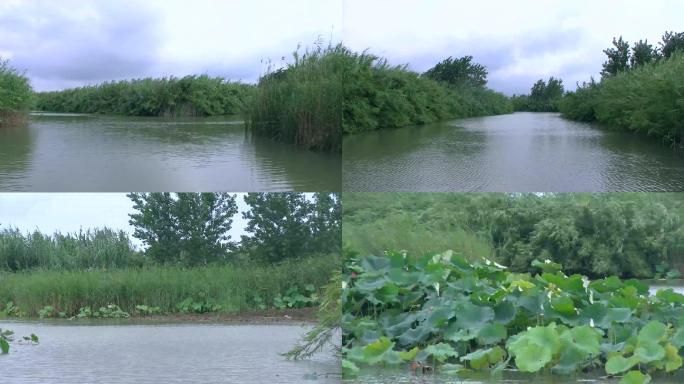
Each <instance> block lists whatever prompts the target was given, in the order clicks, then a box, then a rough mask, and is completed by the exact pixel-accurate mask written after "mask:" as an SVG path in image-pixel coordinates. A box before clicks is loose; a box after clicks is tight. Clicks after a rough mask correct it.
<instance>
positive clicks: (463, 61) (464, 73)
mask: <svg viewBox="0 0 684 384" xmlns="http://www.w3.org/2000/svg"><path fill="white" fill-rule="evenodd" d="M423 76H425V77H427V78H429V79H432V80H435V81H440V82H444V83H449V84H451V85H456V86H463V85H471V86H475V87H484V86H485V85H487V69H486V68H485V67H484V66H483V65H481V64H477V63H473V57H472V56H463V57H461V58H459V59H454V58H452V57H451V56H449V57H448V58H446V59H445V60H443V61H441V62H439V63H437V64H436V65H435V66H434V67H432V68H430V69H429V70H427V71H426V72H425V73H424V74H423Z"/></svg>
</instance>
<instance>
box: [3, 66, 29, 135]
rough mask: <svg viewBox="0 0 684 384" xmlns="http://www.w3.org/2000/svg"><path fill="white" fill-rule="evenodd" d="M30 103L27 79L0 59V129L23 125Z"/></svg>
mask: <svg viewBox="0 0 684 384" xmlns="http://www.w3.org/2000/svg"><path fill="white" fill-rule="evenodd" d="M32 102H33V90H32V89H31V84H30V83H29V79H28V78H27V77H26V76H24V75H23V74H21V73H19V72H18V71H17V70H16V69H15V68H12V67H11V66H10V65H9V62H8V61H7V60H3V58H2V57H0V128H2V127H9V126H16V125H20V124H23V123H25V122H26V118H27V116H28V111H29V109H30V108H31V104H32Z"/></svg>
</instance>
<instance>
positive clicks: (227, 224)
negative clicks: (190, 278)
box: [128, 193, 237, 266]
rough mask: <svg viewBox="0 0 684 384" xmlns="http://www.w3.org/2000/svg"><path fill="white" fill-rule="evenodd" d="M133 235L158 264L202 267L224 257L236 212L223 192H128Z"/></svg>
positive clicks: (233, 205)
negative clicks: (133, 229)
mask: <svg viewBox="0 0 684 384" xmlns="http://www.w3.org/2000/svg"><path fill="white" fill-rule="evenodd" d="M128 197H129V198H130V199H131V200H132V201H133V203H134V206H133V208H134V209H135V210H136V211H137V213H133V214H130V215H129V216H130V218H131V219H130V220H129V223H130V224H131V225H132V226H133V227H134V228H135V231H134V233H133V236H135V237H136V238H138V239H140V240H142V241H143V242H144V243H145V244H146V245H147V246H148V249H147V255H149V256H150V257H152V258H153V259H154V260H156V261H158V262H160V263H181V264H183V265H186V266H196V265H205V264H209V263H212V262H216V261H220V260H222V259H224V258H225V256H226V253H227V249H228V246H229V242H228V241H229V240H230V236H229V235H228V231H229V230H230V228H231V225H232V223H233V219H232V218H233V216H234V215H235V214H236V213H237V205H236V204H235V195H230V194H227V193H177V194H170V193H130V194H128Z"/></svg>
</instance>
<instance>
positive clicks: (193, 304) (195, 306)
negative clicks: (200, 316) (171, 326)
mask: <svg viewBox="0 0 684 384" xmlns="http://www.w3.org/2000/svg"><path fill="white" fill-rule="evenodd" d="M202 296H203V295H202ZM176 308H178V311H180V312H182V313H207V312H218V311H220V310H221V306H220V305H219V304H216V302H215V301H214V300H212V299H207V298H202V299H200V300H194V299H193V298H191V297H188V298H187V299H185V300H183V301H181V302H180V303H178V305H176Z"/></svg>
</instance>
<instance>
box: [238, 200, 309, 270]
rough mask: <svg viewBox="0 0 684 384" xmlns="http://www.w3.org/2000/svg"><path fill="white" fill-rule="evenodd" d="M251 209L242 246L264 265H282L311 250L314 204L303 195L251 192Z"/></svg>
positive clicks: (248, 212)
mask: <svg viewBox="0 0 684 384" xmlns="http://www.w3.org/2000/svg"><path fill="white" fill-rule="evenodd" d="M245 203H247V205H249V207H250V209H249V210H248V211H246V212H243V213H242V217H243V218H244V219H246V220H247V228H246V229H245V230H246V232H247V233H250V234H251V235H250V236H246V235H243V236H242V247H243V248H244V249H245V250H246V251H247V252H248V253H249V254H251V255H252V256H253V257H254V258H256V259H258V260H260V261H263V262H270V263H274V262H278V261H281V260H284V259H289V258H294V257H297V256H301V255H302V254H304V253H306V252H308V250H309V249H310V248H311V239H312V231H311V227H310V223H309V218H310V212H311V203H310V202H309V201H307V199H306V196H305V195H304V194H303V193H294V192H286V193H248V194H247V195H246V196H245Z"/></svg>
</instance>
